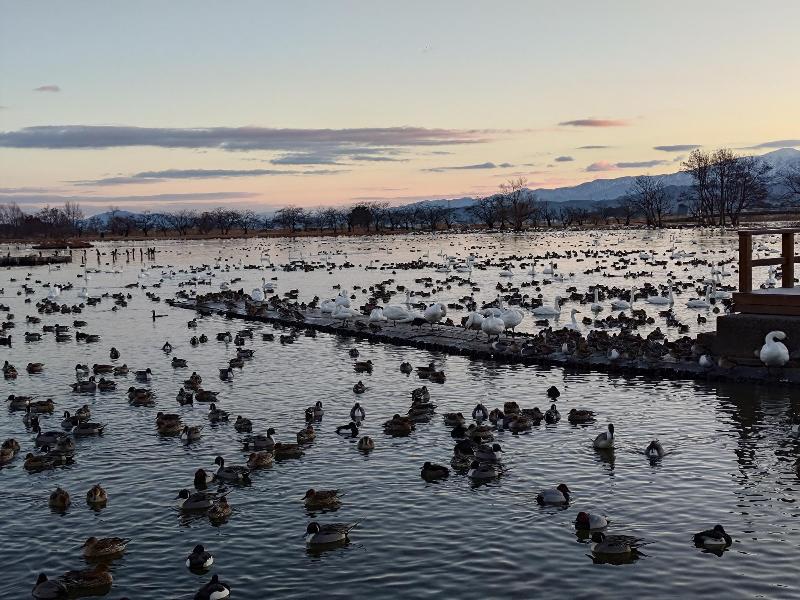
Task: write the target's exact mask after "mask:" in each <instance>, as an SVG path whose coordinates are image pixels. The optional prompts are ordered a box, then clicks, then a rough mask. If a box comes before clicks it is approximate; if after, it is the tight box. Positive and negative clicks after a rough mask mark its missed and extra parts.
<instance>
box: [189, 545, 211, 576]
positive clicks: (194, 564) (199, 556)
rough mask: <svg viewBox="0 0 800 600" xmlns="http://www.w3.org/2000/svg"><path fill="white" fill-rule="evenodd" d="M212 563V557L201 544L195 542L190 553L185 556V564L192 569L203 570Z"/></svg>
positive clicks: (208, 567)
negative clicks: (195, 544)
mask: <svg viewBox="0 0 800 600" xmlns="http://www.w3.org/2000/svg"><path fill="white" fill-rule="evenodd" d="M213 564H214V557H213V556H211V553H210V552H208V551H206V549H205V548H204V547H203V546H202V545H201V544H197V546H195V547H194V549H193V550H192V553H191V554H190V555H189V556H187V557H186V566H187V567H189V569H191V570H192V571H204V570H206V569H210V568H211V565H213Z"/></svg>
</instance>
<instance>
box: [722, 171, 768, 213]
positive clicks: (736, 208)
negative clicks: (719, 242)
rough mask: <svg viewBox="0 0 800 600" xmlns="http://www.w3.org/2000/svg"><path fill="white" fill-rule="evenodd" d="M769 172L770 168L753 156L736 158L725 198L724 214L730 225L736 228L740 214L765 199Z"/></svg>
mask: <svg viewBox="0 0 800 600" xmlns="http://www.w3.org/2000/svg"><path fill="white" fill-rule="evenodd" d="M770 171H772V167H770V166H769V165H768V164H767V163H765V162H764V161H763V160H761V159H759V158H756V157H754V156H742V157H739V158H737V160H736V162H735V163H734V167H733V175H732V177H731V185H730V189H729V190H728V194H727V197H726V198H725V213H726V214H727V215H728V216H729V217H730V220H731V225H733V226H734V227H735V226H737V225H738V224H739V219H740V217H741V214H742V212H744V211H745V210H748V209H750V208H752V207H754V206H758V205H759V204H761V203H763V202H764V200H766V199H767V196H769V184H770Z"/></svg>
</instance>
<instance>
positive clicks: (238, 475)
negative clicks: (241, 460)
mask: <svg viewBox="0 0 800 600" xmlns="http://www.w3.org/2000/svg"><path fill="white" fill-rule="evenodd" d="M214 464H215V465H219V469H217V472H216V478H217V479H219V480H220V481H227V482H230V483H248V482H249V481H250V470H249V469H248V468H247V467H243V466H240V465H229V466H227V467H226V466H225V459H224V458H222V457H221V456H217V458H215V459H214Z"/></svg>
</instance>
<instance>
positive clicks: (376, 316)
mask: <svg viewBox="0 0 800 600" xmlns="http://www.w3.org/2000/svg"><path fill="white" fill-rule="evenodd" d="M386 320H387V319H386V315H384V314H383V309H382V308H381V307H380V306H379V307H378V308H373V309H372V312H370V313H369V322H370V323H381V322H383V321H386Z"/></svg>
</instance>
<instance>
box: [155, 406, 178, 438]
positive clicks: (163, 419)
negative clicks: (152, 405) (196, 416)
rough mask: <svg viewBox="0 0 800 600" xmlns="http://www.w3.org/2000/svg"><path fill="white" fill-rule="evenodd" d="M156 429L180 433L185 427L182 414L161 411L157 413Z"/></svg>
mask: <svg viewBox="0 0 800 600" xmlns="http://www.w3.org/2000/svg"><path fill="white" fill-rule="evenodd" d="M156 429H158V432H159V433H161V434H171V433H180V431H181V430H182V429H183V424H182V423H181V416H180V415H177V414H175V413H163V412H161V411H159V412H158V414H156Z"/></svg>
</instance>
